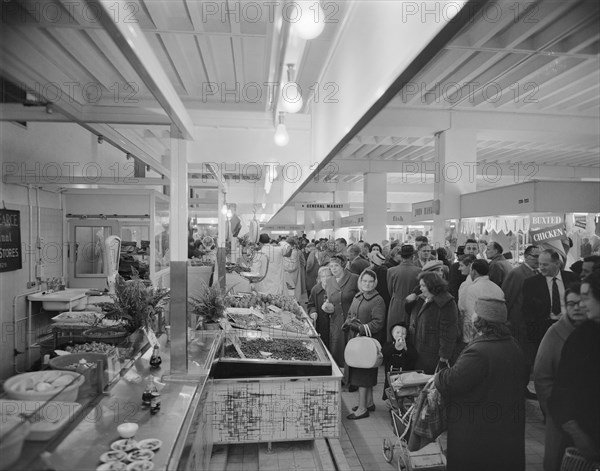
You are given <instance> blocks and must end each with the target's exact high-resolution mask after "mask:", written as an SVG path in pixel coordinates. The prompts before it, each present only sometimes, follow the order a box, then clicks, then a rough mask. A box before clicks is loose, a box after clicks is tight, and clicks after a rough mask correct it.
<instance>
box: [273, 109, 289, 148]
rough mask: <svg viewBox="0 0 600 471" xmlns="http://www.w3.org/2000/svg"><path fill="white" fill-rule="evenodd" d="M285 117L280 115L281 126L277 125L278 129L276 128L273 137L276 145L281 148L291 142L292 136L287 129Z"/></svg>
mask: <svg viewBox="0 0 600 471" xmlns="http://www.w3.org/2000/svg"><path fill="white" fill-rule="evenodd" d="M283 115H284V114H283V113H279V124H277V127H276V128H275V136H273V140H274V141H275V144H277V145H278V146H279V147H285V146H287V145H288V143H289V142H290V135H289V134H288V132H287V129H286V128H285V124H284V117H283Z"/></svg>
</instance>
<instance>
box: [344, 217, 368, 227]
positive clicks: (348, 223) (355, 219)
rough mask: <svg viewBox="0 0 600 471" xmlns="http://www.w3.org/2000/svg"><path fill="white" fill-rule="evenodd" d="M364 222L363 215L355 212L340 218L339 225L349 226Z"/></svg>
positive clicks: (360, 224) (359, 224)
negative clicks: (352, 214)
mask: <svg viewBox="0 0 600 471" xmlns="http://www.w3.org/2000/svg"><path fill="white" fill-rule="evenodd" d="M364 222H365V217H364V215H362V214H355V215H354V216H347V217H344V218H341V219H340V226H341V227H350V226H362V225H363V224H364Z"/></svg>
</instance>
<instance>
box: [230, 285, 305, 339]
mask: <svg viewBox="0 0 600 471" xmlns="http://www.w3.org/2000/svg"><path fill="white" fill-rule="evenodd" d="M225 306H228V309H227V310H226V314H227V317H228V318H229V320H230V321H231V322H232V324H233V325H234V326H235V327H239V328H242V329H252V330H269V329H275V330H284V331H288V332H295V333H298V334H303V335H310V334H312V333H313V329H312V327H311V325H310V324H309V322H308V321H307V319H306V316H305V314H304V311H303V310H302V308H301V307H300V305H299V304H298V303H297V302H296V300H295V299H294V298H292V297H290V296H281V295H272V294H252V295H235V296H227V297H226V298H225Z"/></svg>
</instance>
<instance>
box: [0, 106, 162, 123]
mask: <svg viewBox="0 0 600 471" xmlns="http://www.w3.org/2000/svg"><path fill="white" fill-rule="evenodd" d="M53 111H56V112H53V113H52V114H49V113H47V111H46V107H45V106H44V105H40V106H24V105H22V104H20V103H0V121H36V122H53V123H72V122H73V118H72V117H70V116H67V115H64V114H62V113H60V112H59V110H57V109H54V110H53ZM78 119H79V120H81V121H85V122H86V123H90V124H95V123H110V124H121V125H127V124H131V125H134V124H135V125H145V126H156V125H164V126H169V125H170V124H171V120H170V119H169V117H168V116H165V115H161V114H159V113H157V114H149V112H148V109H146V108H143V109H142V108H130V107H124V106H94V105H83V106H81V107H80V108H79V112H78Z"/></svg>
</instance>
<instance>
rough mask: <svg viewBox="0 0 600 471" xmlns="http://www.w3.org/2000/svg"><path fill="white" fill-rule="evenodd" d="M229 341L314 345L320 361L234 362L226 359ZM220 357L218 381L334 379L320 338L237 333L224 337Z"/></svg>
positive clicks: (215, 371)
mask: <svg viewBox="0 0 600 471" xmlns="http://www.w3.org/2000/svg"><path fill="white" fill-rule="evenodd" d="M227 337H229V338H230V339H231V340H233V341H236V340H237V339H252V338H265V337H270V338H273V339H278V340H291V341H298V340H301V341H303V342H306V343H307V344H308V345H311V346H312V348H313V351H314V352H315V353H316V355H317V360H313V361H302V360H279V359H273V358H271V357H265V358H231V357H226V356H225V346H226V343H227ZM218 352H219V356H218V358H217V359H216V360H215V363H214V364H213V365H212V368H211V375H212V376H213V378H215V379H225V378H253V377H265V376H269V377H281V376H284V377H285V376H330V375H331V374H332V367H331V360H330V357H329V355H328V354H327V351H326V349H325V346H324V345H323V343H322V342H321V340H320V339H319V338H314V337H309V336H304V337H300V336H292V337H290V336H288V335H286V334H285V333H273V334H270V335H269V334H267V333H265V332H260V331H251V330H235V331H233V332H230V333H228V334H227V335H224V336H223V340H222V342H221V345H220V346H219V349H218Z"/></svg>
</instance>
